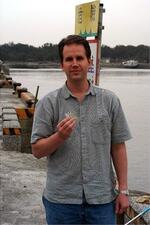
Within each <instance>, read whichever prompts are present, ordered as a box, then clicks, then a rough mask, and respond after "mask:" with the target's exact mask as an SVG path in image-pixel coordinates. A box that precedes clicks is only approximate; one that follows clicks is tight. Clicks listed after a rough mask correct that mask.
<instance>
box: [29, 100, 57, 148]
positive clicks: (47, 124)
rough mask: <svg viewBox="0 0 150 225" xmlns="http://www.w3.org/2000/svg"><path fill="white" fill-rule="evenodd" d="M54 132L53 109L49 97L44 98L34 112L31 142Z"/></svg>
mask: <svg viewBox="0 0 150 225" xmlns="http://www.w3.org/2000/svg"><path fill="white" fill-rule="evenodd" d="M52 133H53V110H52V106H51V104H50V101H48V99H46V98H43V99H42V100H40V101H39V102H38V103H37V105H36V110H35V113H34V119H33V126H32V134H31V144H33V143H36V141H37V140H39V139H41V138H45V137H48V136H50V135H51V134H52Z"/></svg>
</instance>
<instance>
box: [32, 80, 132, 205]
mask: <svg viewBox="0 0 150 225" xmlns="http://www.w3.org/2000/svg"><path fill="white" fill-rule="evenodd" d="M68 112H69V113H70V112H71V113H72V114H74V115H75V116H76V117H77V123H76V127H75V129H74V131H73V132H72V134H71V136H70V137H69V138H68V139H67V140H66V141H65V142H64V144H63V145H62V146H61V147H59V148H58V149H57V150H56V151H55V152H54V153H53V154H52V155H50V156H48V157H47V159H48V170H47V181H46V187H45V190H44V196H45V197H46V198H47V199H48V200H49V201H51V202H55V203H66V204H67V203H70V204H71V203H72V204H81V203H82V197H83V191H84V194H85V198H86V201H87V202H88V203H89V204H103V203H108V202H111V201H112V200H113V199H114V198H115V191H114V182H115V180H114V172H113V168H112V161H111V154H110V149H111V144H113V143H121V142H124V141H126V140H128V139H130V138H131V135H130V131H129V128H128V125H127V121H126V119H125V116H124V113H123V110H122V107H121V104H120V101H119V99H118V97H117V96H116V95H115V94H114V93H112V92H111V91H108V90H105V89H101V88H98V87H95V86H94V85H92V84H90V88H89V91H88V92H87V93H86V95H85V98H84V100H83V101H82V102H79V101H78V100H77V99H76V98H75V97H74V96H73V95H72V93H71V92H70V91H69V90H68V88H67V86H66V85H64V86H63V87H62V88H60V89H58V90H56V91H53V92H51V93H49V94H48V95H46V96H45V97H44V98H42V99H41V100H40V101H39V102H38V104H37V106H36V111H35V115H34V123H33V130H32V136H31V143H35V142H36V141H37V140H38V139H41V138H45V137H48V136H50V135H52V134H53V133H54V132H55V131H56V126H57V124H58V122H59V121H61V120H62V119H64V117H65V116H66V113H68Z"/></svg>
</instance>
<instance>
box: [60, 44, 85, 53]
mask: <svg viewBox="0 0 150 225" xmlns="http://www.w3.org/2000/svg"><path fill="white" fill-rule="evenodd" d="M63 53H65V54H71V53H80V54H85V48H84V46H83V45H80V44H70V45H65V46H64V49H63Z"/></svg>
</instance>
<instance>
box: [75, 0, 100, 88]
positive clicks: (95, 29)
mask: <svg viewBox="0 0 150 225" xmlns="http://www.w3.org/2000/svg"><path fill="white" fill-rule="evenodd" d="M103 12H104V9H103V4H100V1H99V0H96V1H93V2H89V3H84V4H81V5H77V6H76V16H75V34H78V35H80V36H82V37H84V38H88V41H89V44H90V47H91V53H92V54H91V60H92V63H91V66H90V68H89V71H88V79H89V80H91V81H92V82H93V83H94V84H96V85H99V75H100V56H101V36H102V29H103V26H102V14H103Z"/></svg>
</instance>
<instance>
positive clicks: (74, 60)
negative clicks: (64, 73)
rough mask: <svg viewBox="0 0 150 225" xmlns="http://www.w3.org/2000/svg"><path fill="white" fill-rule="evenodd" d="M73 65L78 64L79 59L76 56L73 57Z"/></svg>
mask: <svg viewBox="0 0 150 225" xmlns="http://www.w3.org/2000/svg"><path fill="white" fill-rule="evenodd" d="M72 65H73V66H77V65H78V61H77V59H76V58H73V61H72Z"/></svg>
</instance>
